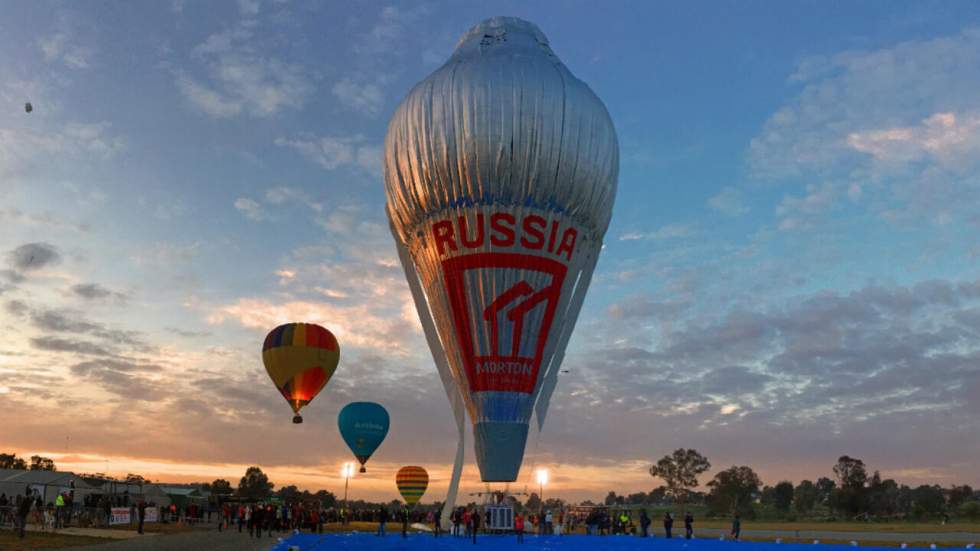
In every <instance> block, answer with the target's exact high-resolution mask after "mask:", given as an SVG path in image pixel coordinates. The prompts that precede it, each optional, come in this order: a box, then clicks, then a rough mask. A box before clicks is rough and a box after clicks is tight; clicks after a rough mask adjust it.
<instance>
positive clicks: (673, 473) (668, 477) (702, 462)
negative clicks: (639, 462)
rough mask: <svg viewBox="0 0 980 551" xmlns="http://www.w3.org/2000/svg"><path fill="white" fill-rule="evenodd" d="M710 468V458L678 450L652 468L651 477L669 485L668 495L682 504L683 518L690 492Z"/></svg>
mask: <svg viewBox="0 0 980 551" xmlns="http://www.w3.org/2000/svg"><path fill="white" fill-rule="evenodd" d="M710 468H711V463H710V462H708V458H706V457H705V456H703V455H701V454H700V453H698V451H697V450H692V449H684V448H678V449H676V450H674V453H672V454H671V455H665V456H663V457H662V458H660V461H657V464H656V465H653V466H652V467H650V476H652V477H654V478H660V479H662V480H663V481H664V483H665V484H666V485H667V495H668V496H670V497H671V498H673V499H674V500H675V501H676V502H677V503H680V504H681V515H682V516H683V515H684V512H685V503H686V501H687V494H688V492H689V491H690V490H691V489H693V488H697V486H698V477H699V476H701V475H702V474H704V473H705V471H707V470H708V469H710Z"/></svg>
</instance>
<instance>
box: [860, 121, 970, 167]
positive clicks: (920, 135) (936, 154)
mask: <svg viewBox="0 0 980 551" xmlns="http://www.w3.org/2000/svg"><path fill="white" fill-rule="evenodd" d="M847 143H848V145H850V146H851V147H852V148H854V149H856V150H857V151H860V152H862V153H867V154H868V155H870V156H872V157H874V159H875V160H876V161H880V162H883V163H909V162H915V161H922V160H930V161H935V162H937V163H939V164H940V165H942V166H944V167H959V166H963V165H964V164H968V165H972V164H975V163H976V160H977V158H978V153H980V115H976V114H961V115H957V114H956V113H936V114H934V115H932V116H930V117H928V118H926V119H923V120H922V122H921V123H920V124H918V125H916V126H904V127H892V128H884V129H879V130H868V131H863V132H852V133H851V134H849V135H848V136H847Z"/></svg>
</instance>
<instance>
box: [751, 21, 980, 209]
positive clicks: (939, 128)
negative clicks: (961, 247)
mask: <svg viewBox="0 0 980 551" xmlns="http://www.w3.org/2000/svg"><path fill="white" fill-rule="evenodd" d="M790 80H791V82H792V83H793V84H794V85H795V86H799V92H798V93H797V94H796V96H795V97H793V98H792V100H790V101H788V102H787V103H786V104H785V105H784V106H782V107H781V108H780V109H778V110H777V111H776V112H775V113H774V114H773V115H772V116H771V117H769V119H768V120H767V121H766V123H765V125H764V126H763V129H762V132H761V133H760V134H759V135H758V136H757V137H755V138H754V139H753V140H752V142H751V144H750V148H749V164H750V167H751V169H752V175H753V176H754V178H756V179H758V180H769V181H773V182H779V183H784V184H789V185H797V186H813V185H816V186H817V187H816V188H808V189H807V190H806V191H805V193H803V194H802V195H800V194H791V195H788V196H787V197H786V198H785V199H784V201H783V202H782V204H781V205H780V207H779V214H780V216H783V217H784V219H783V220H782V221H781V226H783V227H784V228H787V227H801V226H804V225H810V224H814V223H816V222H818V221H821V220H823V219H824V218H826V217H825V216H817V212H818V210H819V211H821V212H824V213H842V212H843V206H844V203H843V202H844V201H850V202H852V203H853V204H854V206H855V207H857V208H855V209H854V210H853V212H851V213H850V215H855V216H860V215H862V214H864V213H865V212H869V213H870V214H872V215H876V216H878V217H880V218H882V219H885V220H890V221H892V222H893V223H894V222H896V221H899V220H902V221H905V222H913V221H920V222H921V221H938V220H948V219H949V216H952V217H953V218H954V219H956V218H958V217H962V216H963V214H964V212H965V210H966V209H967V208H968V205H971V204H976V202H977V201H980V185H978V182H980V162H978V158H980V156H978V155H977V153H978V152H980V98H978V96H977V94H976V90H977V89H978V88H980V29H966V30H964V31H962V32H960V33H958V34H955V35H951V36H946V37H941V38H936V39H932V40H921V41H910V42H904V43H900V44H897V45H894V46H892V47H885V48H881V49H878V50H873V51H851V52H844V53H841V54H837V55H834V56H829V57H819V58H812V59H807V60H804V61H803V62H801V63H800V65H799V67H798V68H797V71H796V73H794V74H793V75H792V76H791V78H790ZM950 209H953V210H954V211H958V214H957V213H956V212H954V213H952V214H951V213H947V212H946V211H948V210H950ZM791 211H799V212H806V213H809V214H810V216H809V217H808V219H804V218H802V217H799V216H792V214H791ZM944 213H945V214H944ZM930 223H932V222H930Z"/></svg>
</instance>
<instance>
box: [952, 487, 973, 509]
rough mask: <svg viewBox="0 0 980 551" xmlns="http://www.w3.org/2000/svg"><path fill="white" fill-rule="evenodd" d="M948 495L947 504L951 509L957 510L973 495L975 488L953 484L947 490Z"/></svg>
mask: <svg viewBox="0 0 980 551" xmlns="http://www.w3.org/2000/svg"><path fill="white" fill-rule="evenodd" d="M946 495H947V497H946V504H947V505H949V508H950V509H951V510H956V509H959V507H960V505H962V504H963V503H965V502H967V501H968V500H969V499H970V498H971V497H973V488H971V487H969V486H967V485H963V486H953V487H952V488H950V489H949V490H948V491H947V492H946Z"/></svg>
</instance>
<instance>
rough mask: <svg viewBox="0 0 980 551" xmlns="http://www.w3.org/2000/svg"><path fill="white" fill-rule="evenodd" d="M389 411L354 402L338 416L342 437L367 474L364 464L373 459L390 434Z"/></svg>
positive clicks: (372, 405)
mask: <svg viewBox="0 0 980 551" xmlns="http://www.w3.org/2000/svg"><path fill="white" fill-rule="evenodd" d="M388 424H389V418H388V411H387V410H386V409H385V408H384V407H382V406H381V404H375V403H374V402H353V403H350V404H347V405H346V406H344V409H342V410H340V414H339V415H338V416H337V425H338V426H339V427H340V435H341V436H343V437H344V442H347V447H349V448H350V451H352V452H354V457H356V458H357V460H358V461H360V463H361V472H362V473H363V472H367V469H365V468H364V464H365V463H367V460H368V459H370V458H371V454H373V453H374V450H376V449H378V446H380V445H381V442H384V439H385V436H387V434H388Z"/></svg>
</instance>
